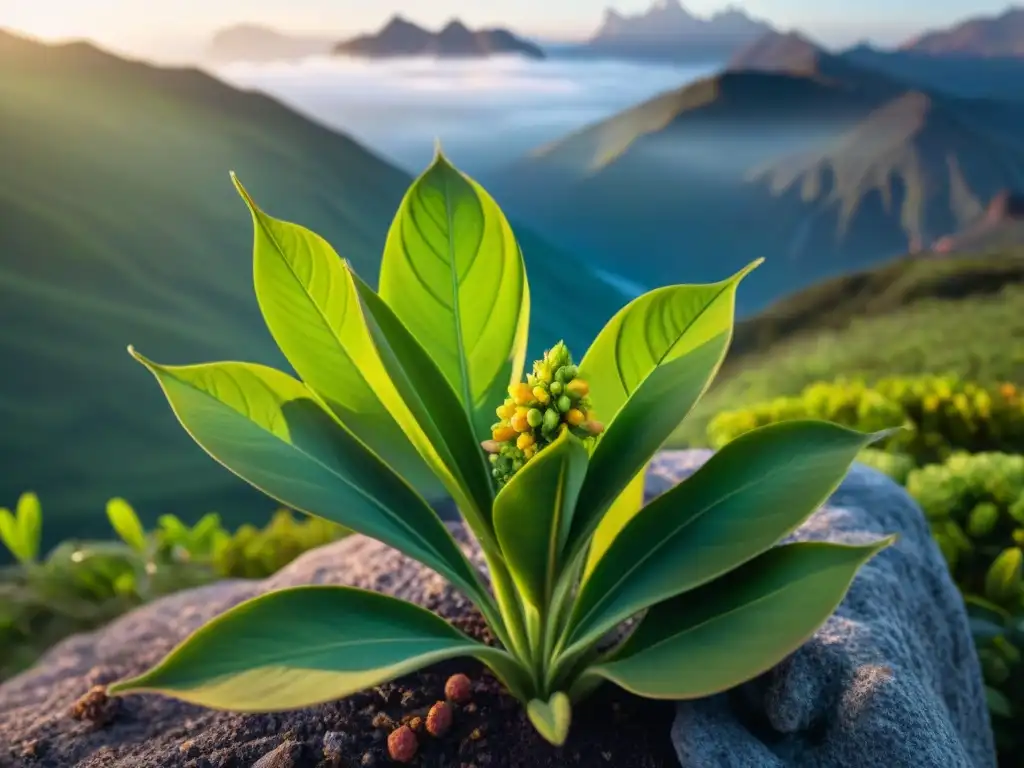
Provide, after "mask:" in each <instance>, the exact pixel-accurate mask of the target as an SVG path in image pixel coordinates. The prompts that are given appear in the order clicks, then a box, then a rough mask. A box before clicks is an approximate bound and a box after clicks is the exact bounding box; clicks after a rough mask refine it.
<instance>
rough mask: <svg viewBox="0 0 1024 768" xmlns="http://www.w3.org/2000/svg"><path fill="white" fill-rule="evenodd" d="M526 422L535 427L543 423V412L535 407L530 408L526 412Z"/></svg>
mask: <svg viewBox="0 0 1024 768" xmlns="http://www.w3.org/2000/svg"><path fill="white" fill-rule="evenodd" d="M526 423H527V424H529V425H530V426H531V427H533V428H534V429H536V428H537V427H539V426H540V425H541V424H543V423H544V414H543V413H541V412H540V410H539V409H537V408H531V409H530V410H529V411H528V412H527V414H526Z"/></svg>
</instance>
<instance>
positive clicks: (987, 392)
mask: <svg viewBox="0 0 1024 768" xmlns="http://www.w3.org/2000/svg"><path fill="white" fill-rule="evenodd" d="M810 416H814V417H819V418H827V419H831V420H834V421H837V422H840V423H843V424H847V425H849V426H852V427H856V428H860V429H866V428H872V429H877V428H880V427H883V426H892V425H895V424H901V423H902V424H905V425H907V426H908V427H909V429H907V430H904V431H902V432H899V433H896V434H894V435H892V436H891V437H890V438H888V439H887V440H886V441H885V442H883V443H882V444H881V448H871V449H867V450H864V451H862V452H861V454H860V456H859V458H860V460H861V461H863V462H864V463H866V464H869V465H871V466H873V467H875V468H877V469H880V470H881V471H883V472H885V473H886V474H887V475H889V476H890V477H892V478H893V479H894V480H895V481H896V482H898V483H900V484H902V485H905V486H906V488H907V491H908V492H909V493H910V495H911V496H913V497H914V498H915V499H916V500H917V502H918V503H919V504H920V505H921V507H922V509H923V510H924V512H925V515H926V516H927V518H928V521H929V524H930V526H931V529H932V534H933V536H934V538H935V541H936V543H937V544H938V546H939V549H940V550H941V551H942V554H943V556H944V557H945V559H946V561H947V563H948V565H949V567H950V571H951V573H952V575H953V577H954V579H955V581H956V583H957V586H958V587H959V589H960V592H961V594H962V595H963V596H964V600H965V603H966V605H967V609H968V613H969V615H970V617H971V628H972V632H973V635H974V639H975V644H976V645H977V648H978V652H979V657H980V660H981V665H982V670H983V672H984V675H985V682H986V684H987V690H986V692H987V696H988V703H989V711H990V713H991V715H992V721H993V726H994V728H995V732H996V738H997V742H998V745H999V749H1000V764H1001V765H1006V766H1009V765H1016V764H1017V763H1016V762H1014V760H1015V759H1016V758H1014V757H1012V756H1013V755H1019V754H1020V753H1021V751H1024V664H1022V654H1024V587H1022V579H1021V570H1022V561H1024V398H1022V395H1021V392H1020V391H1019V389H1018V387H1017V386H1016V385H1014V384H1011V383H1006V382H1004V383H989V384H976V383H972V382H969V381H962V380H960V379H959V378H957V377H951V376H946V377H938V376H923V377H914V378H898V377H890V378H886V379H883V380H881V381H879V382H877V383H876V384H875V385H873V386H867V385H865V384H864V383H863V382H862V381H842V380H841V381H834V382H822V383H817V384H813V385H811V386H810V387H808V388H807V389H805V390H804V392H803V393H802V394H801V395H800V396H797V397H788V398H777V399H775V400H772V401H768V402H763V403H759V404H753V405H750V406H748V407H746V408H742V409H739V410H736V411H731V412H723V413H720V414H719V415H718V416H717V417H715V418H714V419H713V420H712V421H711V423H710V425H709V426H708V432H707V442H709V443H710V444H711V445H713V446H715V447H721V446H724V445H727V444H728V443H730V442H731V441H732V440H734V439H736V438H737V437H739V436H740V435H743V434H745V433H747V432H748V431H749V430H751V429H755V428H757V427H761V426H764V425H766V424H775V423H780V422H784V421H787V420H790V419H802V418H807V417H810Z"/></svg>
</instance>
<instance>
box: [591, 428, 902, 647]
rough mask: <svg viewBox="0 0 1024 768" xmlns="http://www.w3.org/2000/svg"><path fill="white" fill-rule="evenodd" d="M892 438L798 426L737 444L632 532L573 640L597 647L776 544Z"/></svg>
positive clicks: (610, 558)
mask: <svg viewBox="0 0 1024 768" xmlns="http://www.w3.org/2000/svg"><path fill="white" fill-rule="evenodd" d="M883 434H885V433H882V434H873V435H867V434H863V433H861V432H855V431H853V430H850V429H847V428H846V427H841V426H839V425H836V424H831V423H829V422H825V421H788V422H782V423H779V424H773V425H770V426H767V427H762V428H760V429H756V430H753V431H751V432H748V433H746V434H745V435H743V436H742V437H740V438H738V439H737V440H735V441H733V442H731V443H729V444H728V445H726V446H725V447H724V448H722V449H721V450H720V451H719V452H718V453H716V454H715V455H714V456H712V457H711V458H710V459H709V460H708V462H707V463H706V464H704V466H702V467H701V468H700V469H699V470H697V472H695V473H694V474H693V475H692V476H691V477H690V478H688V479H686V480H684V481H683V482H682V483H680V484H679V485H677V486H676V487H675V488H673V489H671V490H670V491H668V492H666V493H664V494H662V495H661V496H659V497H658V498H657V499H655V500H654V501H652V502H651V503H650V504H648V505H647V506H646V507H644V508H643V509H642V510H640V512H639V513H638V514H637V515H636V516H635V517H634V518H633V519H632V520H630V521H629V523H628V524H627V525H626V526H625V527H624V528H623V529H622V531H621V533H620V534H619V536H618V537H617V538H616V539H615V541H614V542H612V545H611V547H609V549H608V551H607V552H606V553H605V556H604V557H603V558H602V559H601V561H600V562H599V563H598V564H597V566H596V567H595V568H594V571H593V572H592V573H591V575H590V578H588V579H587V581H586V582H585V583H584V585H583V587H582V589H581V591H580V596H579V599H578V600H577V601H576V607H575V611H574V613H573V619H572V632H571V640H573V641H575V642H586V641H590V640H594V639H596V638H597V637H600V636H601V635H602V634H604V633H605V632H607V631H608V630H610V629H611V628H612V627H614V626H615V625H616V624H618V623H619V622H621V621H623V620H625V619H627V618H629V617H630V616H633V615H635V614H636V613H639V612H640V611H642V610H643V609H645V608H647V607H649V606H651V605H654V604H655V603H659V602H661V601H662V600H667V599H669V598H671V597H674V596H675V595H678V594H680V593H682V592H684V591H686V590H690V589H694V588H696V587H698V586H700V585H702V584H705V583H707V582H709V581H711V580H712V579H715V578H718V577H719V576H721V575H723V574H725V573H727V572H728V571H731V570H732V569H733V568H736V567H738V566H740V565H742V564H743V563H745V562H747V561H748V560H750V559H751V558H753V557H756V556H757V555H759V554H761V553H762V552H764V551H765V550H767V549H768V548H770V547H772V546H773V545H775V544H776V543H778V542H779V541H780V540H781V539H782V538H784V537H785V536H786V535H787V534H789V533H790V532H791V531H793V530H794V529H795V528H797V527H798V526H799V525H800V524H801V523H802V522H803V521H804V520H806V519H807V518H808V517H809V516H810V515H811V514H812V513H813V512H814V511H815V510H816V509H817V508H818V507H819V506H820V505H821V504H822V503H823V502H824V501H825V500H826V499H827V498H828V497H829V495H830V494H831V493H832V491H834V490H835V489H836V487H837V486H838V485H839V483H840V482H842V480H843V478H844V477H845V475H846V472H847V470H848V469H849V468H850V465H851V464H852V463H853V462H854V460H855V459H856V457H857V452H858V451H860V450H861V449H862V448H864V447H865V446H866V445H868V444H870V443H871V442H873V441H874V440H877V439H879V438H880V437H882V436H883ZM591 471H593V470H591Z"/></svg>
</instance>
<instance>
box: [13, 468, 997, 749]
mask: <svg viewBox="0 0 1024 768" xmlns="http://www.w3.org/2000/svg"><path fill="white" fill-rule="evenodd" d="M706 456H707V454H706V453H704V452H666V453H664V454H661V455H659V456H658V457H657V458H656V460H655V461H654V463H653V465H652V468H651V471H650V473H649V476H648V484H647V485H648V487H647V491H648V496H649V497H652V496H654V495H657V494H658V493H660V492H663V491H664V490H666V489H668V488H669V487H671V486H672V485H673V484H674V483H675V482H677V481H678V480H679V479H680V478H681V477H683V476H685V475H686V474H688V473H690V472H692V471H693V470H694V469H696V468H697V467H698V466H700V464H701V463H702V462H703V461H704V460H705V459H706ZM453 532H454V533H455V535H456V537H457V538H458V539H459V541H460V543H461V544H462V545H463V547H464V549H465V550H466V552H467V554H469V555H470V556H471V558H473V559H474V560H475V562H477V563H478V564H480V558H479V553H478V552H477V551H476V549H475V548H474V547H473V546H472V545H471V543H470V542H469V541H468V540H467V537H466V536H465V534H464V532H463V531H462V529H461V528H458V527H457V526H453ZM891 532H899V533H901V534H902V539H901V541H900V542H899V544H897V545H896V546H894V547H891V548H890V549H888V550H886V551H885V552H883V553H882V554H881V555H879V556H878V557H876V558H875V559H874V560H873V561H871V563H870V564H869V565H868V566H867V567H865V568H864V570H863V571H862V573H861V575H860V576H859V577H858V579H857V580H856V582H855V583H854V586H853V589H852V590H851V593H850V596H849V598H848V599H847V601H846V602H845V603H844V604H843V605H842V607H841V608H840V610H839V611H838V612H837V614H836V616H835V617H834V618H833V619H832V620H830V621H829V622H828V624H827V625H826V626H825V627H824V628H823V629H822V630H821V631H820V632H819V633H818V635H817V636H816V637H815V638H814V639H813V640H812V641H811V642H809V643H808V644H807V645H806V646H805V647H804V648H803V649H801V650H800V651H799V652H798V653H796V654H794V656H793V657H791V658H790V659H789V660H787V661H786V662H785V663H783V664H782V665H781V666H780V667H779V668H778V669H777V670H774V671H773V672H771V673H769V674H768V675H765V676H764V677H763V678H762V679H760V680H758V681H755V682H753V683H750V684H748V685H746V686H743V687H742V688H741V690H740V692H739V694H740V695H739V696H738V695H736V694H734V695H733V696H731V697H729V696H720V697H715V698H712V699H709V700H705V701H700V702H695V703H685V704H681V705H679V706H678V712H677V716H676V721H675V725H674V727H673V728H672V738H673V743H674V745H675V751H676V754H677V755H678V758H679V760H680V762H681V763H682V764H683V766H684V768H705V766H758V768H774V767H776V766H816V767H817V766H825V767H829V768H830V767H831V766H836V768H840V767H845V766H864V768H867V766H872V767H874V766H879V765H885V766H894V767H897V768H898V767H899V766H915V768H917V767H919V768H931V766H936V768H937V767H938V766H942V768H953V767H955V766H969V767H971V768H989V766H994V765H995V758H994V749H993V744H992V736H991V732H990V730H989V724H988V716H987V711H986V709H985V703H984V696H983V689H982V684H981V678H980V671H979V669H978V663H977V660H976V658H975V655H974V648H973V645H972V643H971V640H970V637H969V634H968V631H967V623H966V617H965V615H964V611H963V607H962V605H961V603H960V601H959V598H958V596H957V592H956V590H955V587H954V586H953V585H952V583H951V582H950V579H949V576H948V575H947V573H946V570H945V567H944V565H943V563H942V559H941V557H940V555H939V553H938V551H937V549H936V548H935V547H934V545H933V544H932V543H931V539H930V537H929V535H928V531H927V527H926V525H925V522H924V520H923V517H922V515H921V513H920V511H919V510H918V508H917V507H916V505H914V503H913V502H912V501H911V500H910V499H909V498H907V497H906V495H905V494H904V493H903V491H902V490H901V489H900V488H899V487H898V486H896V485H894V484H892V483H891V482H890V481H889V480H888V479H887V478H885V477H884V476H882V475H881V474H879V473H877V472H874V471H870V470H866V469H865V468H861V467H858V468H857V469H855V470H854V472H852V473H851V476H850V477H849V478H848V479H847V481H846V482H844V484H843V485H842V486H841V487H840V489H839V490H838V491H837V492H836V494H835V495H834V497H833V498H832V499H831V500H830V502H829V503H828V504H827V505H826V506H825V507H823V508H822V510H820V511H819V512H817V513H816V514H815V515H814V516H813V517H812V519H811V520H810V521H809V522H808V523H807V524H806V525H805V526H804V527H803V528H802V529H801V530H800V531H799V532H798V534H797V537H798V538H828V539H832V540H837V541H865V540H870V539H873V538H877V537H878V536H880V535H882V534H885V533H891ZM308 583H320V584H347V585H352V586H359V587H363V588H367V589H375V590H379V591H382V592H387V593H389V594H393V595H396V596H398V597H402V598H404V599H407V600H412V601H414V602H417V603H419V604H421V605H424V606H427V607H428V608H431V609H432V610H435V611H437V612H438V613H440V614H441V615H444V616H447V617H458V616H460V615H465V613H466V610H467V601H466V600H465V599H464V598H463V597H462V596H461V595H459V594H458V593H456V592H454V590H452V589H451V588H450V587H449V586H448V585H447V584H446V583H445V582H444V580H443V579H441V578H440V577H439V576H437V575H435V574H433V573H432V572H429V571H426V570H425V569H423V568H422V567H421V566H420V565H419V564H417V563H415V562H413V561H410V560H409V559H407V558H405V557H403V556H402V555H400V554H398V553H397V552H395V551H393V550H391V549H389V548H387V547H384V546H383V545H381V544H379V543H377V542H375V541H372V540H369V539H366V538H363V537H359V536H353V537H350V538H348V539H345V540H343V541H340V542H336V543H334V544H331V545H328V546H325V547H322V548H320V549H317V550H314V551H312V552H309V553H307V554H305V555H304V556H302V557H300V558H299V559H298V560H296V561H295V562H293V563H292V564H291V565H289V566H287V567H286V568H284V569H282V570H281V571H280V572H279V573H277V574H275V575H274V576H272V577H271V578H269V579H267V580H265V581H261V582H246V581H224V582H220V583H217V584H214V585H211V586H208V587H203V588H200V589H196V590H190V591H188V592H184V593H179V594H177V595H172V596H170V597H167V598H164V599H162V600H158V601H156V602H154V603H151V604H149V605H146V606H143V607H141V608H139V609H138V610H136V611H134V612H132V613H130V614H128V615H126V616H124V617H121V618H120V619H118V620H116V621H114V622H112V623H111V624H109V625H108V626H106V627H104V628H102V629H100V630H98V631H96V632H93V633H89V634H83V635H78V636H75V637H72V638H69V639H68V640H66V641H64V642H62V643H60V644H59V645H58V646H56V647H54V648H53V649H51V651H50V652H48V653H47V654H46V656H45V657H44V658H43V659H42V660H41V661H40V662H39V663H38V664H37V665H36V666H35V667H34V668H33V669H31V670H29V671H27V672H25V673H23V674H22V675H19V676H18V677H16V678H14V679H12V680H9V681H7V682H6V683H4V684H3V685H0V765H4V766H6V765H7V763H4V762H3V761H4V759H5V758H6V757H7V755H12V756H13V755H21V754H28V753H31V754H32V755H33V757H32V758H31V760H26V761H24V762H19V763H12V764H18V765H21V764H24V765H32V766H54V767H55V768H56V767H57V766H60V768H70V766H77V767H78V768H99V767H100V766H103V768H157V766H161V767H163V766H179V765H180V766H189V767H190V768H191V766H197V765H199V764H200V762H199V761H205V762H203V763H202V764H210V765H218V764H232V765H252V764H253V763H255V762H257V761H258V760H260V759H261V758H263V757H265V756H268V753H274V752H275V751H276V750H280V751H279V752H278V754H282V755H283V753H287V754H288V755H291V754H292V748H291V747H287V748H286V749H281V745H282V744H283V743H286V738H285V736H286V734H288V733H291V734H293V735H294V734H295V733H299V732H301V735H302V738H303V739H304V743H306V744H308V745H314V744H315V745H316V749H315V751H316V752H318V753H320V754H321V755H322V754H323V752H322V750H324V749H325V748H328V747H332V746H333V742H334V741H335V740H336V739H335V736H334V735H333V734H332V735H331V736H327V734H329V733H331V731H332V730H337V727H338V725H339V723H338V722H336V721H332V720H331V718H332V717H334V716H336V715H337V713H336V712H334V711H333V710H332V711H327V710H324V709H321V710H316V711H314V714H313V715H312V716H310V715H309V714H306V715H303V714H302V713H298V714H295V715H289V714H287V713H281V714H278V715H268V716H239V715H232V714H230V713H223V712H213V711H210V710H205V709H202V708H199V707H194V706H191V705H187V704H184V703H181V702H177V701H173V700H170V699H166V698H164V697H161V696H136V697H129V699H130V700H131V708H130V711H129V713H128V714H127V715H125V716H123V717H121V718H120V719H118V720H117V721H116V722H115V724H114V725H112V726H109V727H106V728H91V727H89V726H88V724H87V723H81V724H78V725H75V724H74V723H73V722H72V721H69V718H68V714H67V713H68V709H69V708H70V707H71V706H72V704H73V703H74V702H75V701H76V699H78V698H79V697H80V696H81V695H82V694H83V693H84V692H86V691H87V690H89V688H90V686H93V685H97V684H105V683H107V682H110V681H112V680H115V679H119V678H122V677H125V676H129V675H134V674H137V673H139V672H141V671H143V670H144V669H145V668H147V667H148V666H150V665H152V664H153V663H155V662H156V661H158V660H159V659H160V658H162V657H163V656H164V655H165V654H166V653H167V651H168V650H170V649H171V647H173V646H174V645H175V644H176V643H177V642H179V641H180V640H181V639H182V638H183V637H184V636H185V635H187V634H188V633H189V632H191V631H192V630H194V629H195V628H197V627H198V626H200V625H202V624H203V623H205V622H206V621H207V620H209V619H210V618H212V617H213V616H215V615H217V614H219V613H221V612H223V611H224V610H226V609H228V608H230V607H231V606H232V605H235V604H237V603H239V602H241V601H242V600H245V599H247V598H249V597H252V596H254V595H256V594H260V593H262V592H265V591H268V590H272V589H278V588H282V587H287V586H293V585H298V584H308ZM737 699H742V701H740V703H739V704H737ZM126 701H127V700H126ZM744 702H745V706H746V708H747V709H749V710H750V711H751V712H752V713H753V715H754V716H755V717H756V718H759V719H760V720H761V721H762V723H761V725H760V727H754V726H753V725H751V724H750V722H749V718H747V717H746V716H745V715H744V714H743V705H744ZM325 706H326V705H325ZM755 732H756V733H757V734H760V736H757V735H755ZM765 734H769V735H768V736H766V735H765ZM229 740H230V743H226V742H227V741H229ZM183 744H188V745H189V746H188V749H187V750H186V749H184V748H183ZM4 747H7V748H9V749H10V751H9V752H7V753H4V752H3V748H4ZM364 748H365V747H364V746H360V748H359V749H360V751H359V752H356V753H353V756H355V755H358V754H362V751H361V750H362V749H364ZM366 754H367V755H369V756H370V757H369V759H370V760H371V762H372V761H373V760H374V759H375V758H374V757H373V754H371V753H370V752H367V753H366ZM195 755H202V756H201V757H198V758H197V757H195ZM669 759H671V758H669ZM524 764H529V763H524ZM630 764H631V765H632V764H633V763H630ZM637 764H641V763H637ZM642 764H643V765H655V764H657V765H661V764H662V763H651V762H648V763H642Z"/></svg>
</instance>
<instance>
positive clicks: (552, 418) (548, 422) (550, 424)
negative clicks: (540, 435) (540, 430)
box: [544, 408, 559, 432]
mask: <svg viewBox="0 0 1024 768" xmlns="http://www.w3.org/2000/svg"><path fill="white" fill-rule="evenodd" d="M558 421H559V419H558V411H557V410H555V409H554V408H548V409H547V410H546V411H544V429H545V430H546V431H548V432H550V431H551V430H552V429H554V428H555V427H557V426H558Z"/></svg>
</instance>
